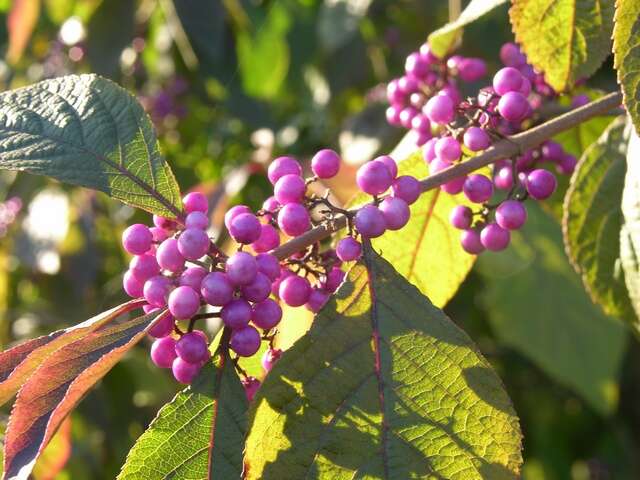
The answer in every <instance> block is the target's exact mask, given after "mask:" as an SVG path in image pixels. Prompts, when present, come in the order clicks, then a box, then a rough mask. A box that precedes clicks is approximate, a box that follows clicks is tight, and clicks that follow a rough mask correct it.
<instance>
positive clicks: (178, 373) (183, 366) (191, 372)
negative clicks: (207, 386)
mask: <svg viewBox="0 0 640 480" xmlns="http://www.w3.org/2000/svg"><path fill="white" fill-rule="evenodd" d="M200 368H201V367H200V364H199V363H189V362H185V361H184V360H183V359H181V358H180V357H176V359H175V360H174V361H173V363H172V365H171V371H172V372H173V377H174V378H175V379H176V380H177V381H179V382H180V383H183V384H189V383H191V382H192V381H193V379H194V378H196V376H197V375H198V372H200Z"/></svg>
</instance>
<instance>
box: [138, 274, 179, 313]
mask: <svg viewBox="0 0 640 480" xmlns="http://www.w3.org/2000/svg"><path fill="white" fill-rule="evenodd" d="M172 288H173V287H172V285H171V281H170V280H169V279H168V278H167V277H163V276H162V275H156V276H155V277H151V278H150V279H149V280H147V281H146V282H145V283H144V289H143V290H144V299H145V300H146V301H147V303H149V304H150V305H153V306H154V307H164V306H166V305H167V300H168V299H169V293H171V289H172Z"/></svg>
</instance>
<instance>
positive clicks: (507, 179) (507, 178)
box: [493, 166, 513, 190]
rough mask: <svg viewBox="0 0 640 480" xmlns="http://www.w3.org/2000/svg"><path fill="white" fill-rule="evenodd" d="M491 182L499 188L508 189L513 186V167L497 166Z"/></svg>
mask: <svg viewBox="0 0 640 480" xmlns="http://www.w3.org/2000/svg"><path fill="white" fill-rule="evenodd" d="M493 183H494V185H495V186H496V188H499V189H500V190H510V189H511V187H513V169H512V168H511V167H510V166H506V167H501V168H499V169H498V171H497V172H496V173H495V175H494V177H493Z"/></svg>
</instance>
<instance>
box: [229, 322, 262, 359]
mask: <svg viewBox="0 0 640 480" xmlns="http://www.w3.org/2000/svg"><path fill="white" fill-rule="evenodd" d="M260 341H261V338H260V333H258V330H256V329H255V328H253V327H252V326H251V325H247V326H246V327H243V328H239V329H237V330H233V332H231V339H230V340H229V346H230V347H231V349H232V350H233V351H234V352H236V353H237V354H238V355H240V356H241V357H250V356H251V355H253V354H255V353H256V352H257V351H258V350H259V349H260Z"/></svg>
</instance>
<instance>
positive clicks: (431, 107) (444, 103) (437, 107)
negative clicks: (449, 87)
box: [424, 94, 455, 125]
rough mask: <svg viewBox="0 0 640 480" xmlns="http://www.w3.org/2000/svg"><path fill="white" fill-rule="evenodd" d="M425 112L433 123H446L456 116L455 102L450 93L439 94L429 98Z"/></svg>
mask: <svg viewBox="0 0 640 480" xmlns="http://www.w3.org/2000/svg"><path fill="white" fill-rule="evenodd" d="M424 113H425V114H426V115H427V117H428V118H429V120H430V121H431V122H432V123H437V124H440V125H442V124H445V123H449V122H451V121H452V120H453V119H454V118H455V110H454V104H453V101H452V99H451V98H449V96H448V95H444V94H438V95H435V96H433V97H431V98H430V99H429V101H428V102H427V104H426V105H425V108H424Z"/></svg>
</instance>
